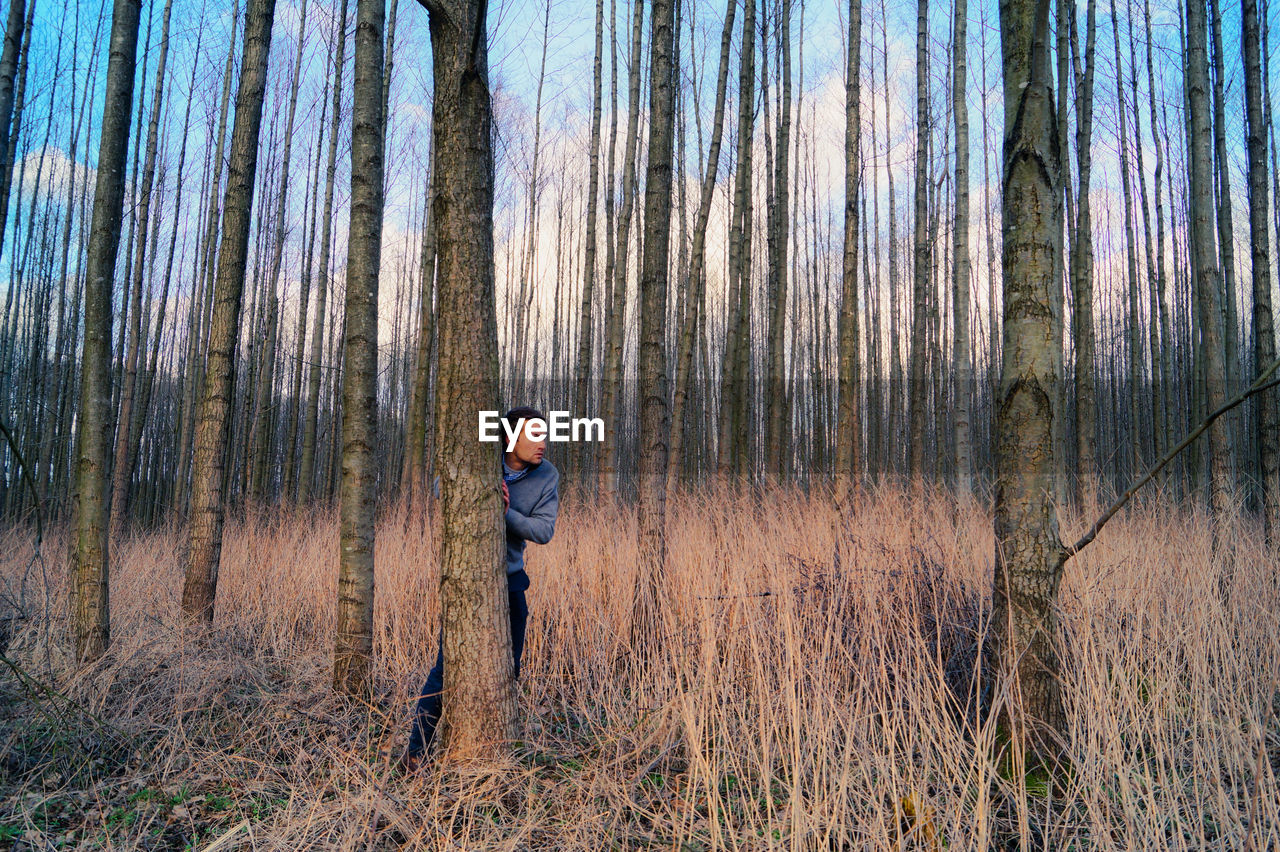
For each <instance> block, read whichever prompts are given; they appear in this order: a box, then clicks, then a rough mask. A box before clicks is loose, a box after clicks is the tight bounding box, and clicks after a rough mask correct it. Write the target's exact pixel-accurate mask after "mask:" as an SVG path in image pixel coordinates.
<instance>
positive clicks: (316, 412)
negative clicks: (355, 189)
mask: <svg viewBox="0 0 1280 852" xmlns="http://www.w3.org/2000/svg"><path fill="white" fill-rule="evenodd" d="M334 38H335V39H336V41H337V44H336V45H334V48H335V49H334V56H333V81H334V82H333V114H332V116H330V117H331V119H332V121H333V124H332V125H330V128H329V152H328V165H327V166H326V168H325V183H324V212H323V213H321V215H320V260H319V262H318V263H317V265H316V266H317V277H316V322H315V326H314V328H313V334H312V336H311V371H310V373H309V374H308V375H307V413H306V422H305V423H304V424H303V428H302V464H301V466H300V468H299V473H298V502H300V503H301V502H306V501H307V500H310V499H311V497H312V496H313V495H314V489H315V486H316V483H315V470H316V442H317V433H318V432H319V429H320V368H321V362H322V361H323V356H324V334H323V332H324V315H325V302H326V301H327V300H328V295H329V255H330V252H331V251H332V248H333V179H334V174H335V173H336V171H337V157H338V128H339V127H340V126H341V116H342V69H343V66H344V65H345V64H346V49H347V0H342V2H341V4H339V12H338V26H337V29H336V30H335V32H334ZM330 327H331V328H332V324H330Z"/></svg>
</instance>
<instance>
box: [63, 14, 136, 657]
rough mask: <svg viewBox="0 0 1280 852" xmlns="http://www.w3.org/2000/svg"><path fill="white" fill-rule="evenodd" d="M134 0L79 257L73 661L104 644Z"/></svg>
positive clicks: (118, 31)
mask: <svg viewBox="0 0 1280 852" xmlns="http://www.w3.org/2000/svg"><path fill="white" fill-rule="evenodd" d="M141 13H142V2H141V0H115V3H114V5H113V7H112V13H111V40H110V47H109V50H110V59H108V61H107V81H106V101H105V103H106V106H105V107H104V109H103V114H102V132H101V134H100V142H99V145H98V160H97V179H96V185H95V188H94V193H93V221H92V223H91V224H90V226H89V245H88V254H87V256H86V258H85V285H84V286H85V316H84V348H83V350H82V355H81V365H82V366H81V373H80V412H79V418H78V424H79V431H78V434H77V436H76V439H77V445H78V447H79V449H78V451H77V453H76V492H75V495H74V498H73V502H74V507H73V510H72V512H73V517H74V518H75V522H74V524H73V528H74V529H75V536H74V539H73V545H72V547H73V551H72V560H71V601H70V603H71V607H70V608H71V634H72V637H73V640H74V646H75V655H76V659H77V660H78V661H80V662H87V661H90V660H96V659H97V658H98V657H100V656H102V654H103V653H104V652H105V651H106V650H107V645H108V643H109V642H110V636H111V626H110V606H109V590H108V583H107V567H108V564H109V551H108V541H109V539H108V532H109V530H108V527H109V523H110V513H111V503H110V500H111V495H110V492H109V491H108V479H107V466H108V464H109V463H110V445H111V429H112V422H111V410H110V406H111V301H112V298H111V296H112V289H113V287H112V282H113V279H114V276H115V266H116V252H117V250H118V249H119V247H120V224H121V218H122V214H123V211H124V190H125V180H124V171H125V165H126V163H127V162H128V155H129V117H130V114H131V113H132V111H133V77H134V65H135V62H136V59H137V51H138V19H139V18H140V17H141Z"/></svg>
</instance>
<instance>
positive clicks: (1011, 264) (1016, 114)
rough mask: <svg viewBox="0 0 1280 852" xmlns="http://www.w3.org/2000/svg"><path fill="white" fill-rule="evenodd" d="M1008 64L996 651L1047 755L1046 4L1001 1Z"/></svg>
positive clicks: (1050, 201)
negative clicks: (1011, 679)
mask: <svg viewBox="0 0 1280 852" xmlns="http://www.w3.org/2000/svg"><path fill="white" fill-rule="evenodd" d="M1000 34H1001V53H1002V54H1003V65H1004V114H1005V133H1004V193H1003V213H1002V219H1003V235H1004V253H1003V267H1004V346H1003V352H1004V356H1003V361H1002V364H1001V371H1000V395H999V400H998V404H997V410H996V493H995V538H996V553H995V561H996V570H995V584H994V589H993V601H992V605H993V612H994V616H993V619H992V620H993V624H994V628H995V630H994V635H993V638H994V640H995V645H996V651H997V654H998V659H999V662H1000V665H1001V667H1002V669H1003V670H1004V672H1005V674H1006V675H1007V676H1009V677H1011V678H1013V687H1014V690H1013V700H1012V702H1011V703H1010V705H1009V707H1008V721H1009V722H1010V723H1011V728H1012V729H1011V731H1010V733H1011V735H1012V736H1013V737H1014V738H1015V741H1017V740H1018V739H1019V738H1021V737H1022V736H1029V737H1030V742H1029V743H1027V745H1029V746H1030V747H1031V750H1032V751H1033V752H1035V753H1037V754H1039V755H1040V756H1041V757H1042V758H1048V757H1051V756H1052V754H1053V753H1054V751H1055V750H1054V749H1053V747H1052V746H1050V742H1051V738H1050V736H1048V735H1046V733H1045V731H1044V730H1043V729H1045V728H1047V729H1049V730H1051V731H1056V732H1059V733H1060V732H1062V731H1063V730H1064V729H1065V724H1066V719H1065V715H1064V711H1063V707H1062V699H1061V695H1060V691H1059V680H1058V659H1057V650H1056V641H1057V638H1056V633H1057V616H1056V602H1057V595H1058V584H1059V582H1060V580H1061V577H1062V565H1063V562H1064V560H1065V551H1064V549H1063V546H1062V542H1061V540H1060V539H1059V537H1058V521H1057V514H1056V511H1055V509H1054V506H1053V503H1052V495H1053V493H1054V489H1053V478H1054V475H1055V473H1056V466H1055V460H1054V457H1053V449H1054V440H1053V436H1054V418H1055V416H1056V415H1057V412H1055V411H1054V406H1055V404H1056V401H1057V399H1058V395H1057V389H1058V388H1057V385H1058V381H1059V377H1058V375H1057V369H1058V362H1059V357H1060V356H1059V353H1058V347H1059V345H1060V344H1059V342H1058V341H1056V340H1054V339H1053V336H1052V328H1053V315H1054V311H1055V310H1057V309H1058V306H1056V305H1055V304H1054V300H1055V299H1060V298H1061V292H1062V288H1061V286H1060V285H1059V282H1058V281H1057V280H1056V273H1057V270H1059V269H1061V266H1060V263H1061V260H1060V258H1061V253H1062V227H1061V223H1062V194H1061V187H1060V185H1059V181H1060V169H1059V151H1058V137H1057V130H1056V127H1055V114H1054V104H1053V92H1052V89H1051V88H1050V87H1051V85H1052V77H1051V74H1050V66H1049V49H1048V34H1049V2H1048V0H1004V2H1002V3H1001V4H1000Z"/></svg>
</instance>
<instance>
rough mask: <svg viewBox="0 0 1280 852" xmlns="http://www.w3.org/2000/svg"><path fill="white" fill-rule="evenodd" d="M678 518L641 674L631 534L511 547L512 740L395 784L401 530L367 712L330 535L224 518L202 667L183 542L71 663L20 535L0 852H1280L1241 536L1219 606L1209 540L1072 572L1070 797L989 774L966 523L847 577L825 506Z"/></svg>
mask: <svg viewBox="0 0 1280 852" xmlns="http://www.w3.org/2000/svg"><path fill="white" fill-rule="evenodd" d="M670 514H671V525H670V549H671V560H670V563H671V564H670V577H669V580H668V593H667V596H666V600H667V602H668V605H669V612H670V615H671V618H670V623H669V631H670V632H669V635H668V636H667V641H666V647H667V648H668V649H669V657H668V659H666V660H663V661H659V665H657V666H655V667H652V670H654V671H656V672H657V674H656V675H655V676H653V679H651V678H649V677H647V676H646V674H645V672H646V669H647V667H645V666H642V665H637V663H638V662H642V661H637V660H636V659H634V656H633V654H632V651H631V648H630V646H629V644H628V641H627V635H628V630H627V624H628V620H629V605H630V592H631V590H632V588H633V586H634V583H635V570H636V569H635V566H636V561H637V560H636V554H635V552H634V546H635V545H634V529H635V520H634V515H633V514H628V513H626V512H623V511H619V510H617V509H614V508H611V507H603V508H602V507H598V506H593V505H583V504H581V503H576V502H575V503H573V504H571V505H568V506H566V508H565V510H564V511H563V513H562V516H561V520H560V523H559V525H558V529H557V534H556V537H555V539H554V540H553V541H552V543H551V544H549V545H548V546H546V547H531V548H530V551H531V555H530V558H529V573H530V576H531V577H532V578H533V587H532V588H531V589H530V591H529V605H530V610H531V619H530V626H529V636H528V644H527V648H526V657H525V667H524V674H523V675H522V679H521V684H520V709H521V715H522V720H523V721H522V724H523V726H524V742H523V743H522V744H520V746H519V747H518V748H516V749H515V750H514V751H513V756H512V757H511V759H510V760H509V762H507V763H505V764H504V765H500V766H492V765H490V766H484V767H476V766H470V767H450V768H447V769H429V770H428V771H426V772H424V773H423V774H422V775H421V776H420V777H416V778H405V777H402V776H401V775H400V774H399V773H398V772H397V771H396V770H394V769H393V768H392V765H391V760H392V758H393V756H394V755H395V754H396V753H397V752H398V751H399V750H400V749H401V748H402V747H403V743H404V738H405V733H406V724H407V718H408V706H409V699H408V696H409V694H410V693H411V692H412V691H414V690H416V689H417V688H418V687H419V686H420V685H421V682H422V680H423V678H424V676H425V672H426V669H427V668H428V666H429V663H430V662H431V658H432V657H433V655H434V650H435V642H436V640H435V633H434V628H433V625H434V623H435V620H436V617H437V612H436V606H437V602H436V597H435V594H434V589H435V584H436V580H437V574H436V567H435V565H434V562H433V557H432V550H433V548H432V540H431V536H430V534H429V533H423V532H422V531H421V527H420V525H419V523H418V521H417V520H416V519H415V520H408V519H406V518H405V517H404V516H403V515H397V514H395V513H391V515H389V516H388V517H387V518H386V519H385V521H384V522H383V523H382V525H381V527H380V531H379V536H378V552H377V564H378V571H379V574H378V599H377V607H376V613H377V631H378V633H377V664H376V665H377V672H378V679H379V684H380V688H381V693H380V697H379V699H378V701H377V702H376V705H375V706H374V707H372V708H361V707H356V706H352V705H349V704H347V703H344V702H343V701H342V700H340V699H338V698H336V697H335V696H333V695H332V694H331V692H330V690H329V688H328V684H329V648H330V641H331V634H332V623H333V618H334V604H333V602H334V596H335V589H336V570H337V566H336V559H337V555H336V554H337V548H336V541H337V531H336V523H335V518H334V516H333V514H332V513H307V514H299V515H295V514H291V513H288V512H281V511H276V512H274V513H273V514H270V515H263V516H258V517H251V518H248V519H240V520H234V521H232V522H231V523H230V525H229V527H228V529H227V534H226V545H225V549H224V551H223V567H222V574H221V582H220V586H219V597H218V616H217V624H216V631H215V633H214V634H213V635H212V636H210V637H208V638H207V639H203V640H198V641H197V640H193V639H190V638H184V636H183V634H182V633H181V632H180V631H179V630H178V629H177V626H176V625H177V621H176V612H177V609H178V600H179V593H180V588H181V571H180V558H179V551H180V548H181V542H182V536H181V532H180V530H177V529H167V530H162V531H159V532H157V533H154V534H149V535H145V536H140V537H138V538H135V539H133V540H131V541H129V542H126V543H124V544H122V545H120V546H118V547H117V548H116V550H115V557H116V559H117V566H116V568H115V570H114V572H113V575H112V590H111V598H112V637H113V646H112V651H111V653H110V654H109V656H108V657H107V658H106V659H105V660H103V661H102V662H101V663H100V664H98V665H96V666H94V667H92V668H88V669H75V668H74V667H72V666H70V665H69V663H68V661H67V659H66V656H65V641H64V639H63V637H62V636H61V629H62V628H61V626H60V625H61V624H62V619H63V618H64V612H65V600H64V592H63V587H64V582H63V579H62V578H63V576H64V574H63V571H64V568H63V567H62V564H61V559H60V558H59V557H60V555H61V554H62V553H63V548H64V543H63V542H62V541H61V540H53V541H51V542H49V543H47V544H46V547H45V551H44V552H45V556H44V561H43V562H41V561H39V560H33V559H32V552H31V542H30V535H29V532H27V531H11V532H10V533H8V534H6V535H5V536H4V537H3V538H0V547H2V548H3V550H0V554H3V555H0V590H2V591H3V593H4V594H5V595H6V599H7V600H8V602H9V603H8V606H9V613H10V614H13V612H14V607H15V606H16V604H17V603H18V602H19V600H20V599H21V600H20V602H21V604H22V605H23V606H24V607H25V614H26V616H27V618H25V619H23V620H21V621H17V622H12V623H13V624H14V625H16V626H15V630H14V631H13V635H12V638H11V639H10V641H9V646H8V650H7V652H6V656H7V658H9V659H12V660H14V661H15V662H16V664H17V665H19V666H20V667H21V668H22V670H23V671H24V672H25V673H27V674H28V675H29V676H30V678H34V679H35V680H31V679H28V680H25V681H23V680H20V679H19V677H18V676H17V674H16V673H14V672H13V671H8V672H4V673H3V674H2V675H0V847H4V846H5V845H6V843H8V844H13V845H15V846H16V847H17V848H28V847H30V848H49V847H50V846H51V845H52V846H57V845H58V844H62V845H63V846H64V847H68V848H70V847H75V848H104V849H108V848H109V849H148V848H176V849H182V848H201V849H203V848H206V847H208V845H209V844H213V845H212V847H209V848H217V849H237V848H246V849H247V848H273V849H308V848H344V849H346V848H380V849H386V848H400V847H402V846H407V847H410V848H427V849H584V850H598V849H638V848H649V847H659V848H667V849H677V850H679V849H688V850H700V849H752V850H754V849H772V848H779V849H891V848H901V849H908V848H915V849H942V848H946V849H979V850H981V849H988V848H991V847H992V846H993V845H995V844H997V843H1004V844H1011V845H1012V848H1018V846H1019V845H1021V846H1023V847H1024V848H1032V849H1055V850H1056V849H1111V848H1124V849H1202V848H1223V849H1227V848H1231V849H1236V848H1244V847H1246V846H1250V845H1251V848H1253V849H1257V850H1261V849H1275V848H1277V847H1280V785H1278V784H1277V780H1276V776H1277V772H1280V719H1278V718H1277V712H1278V711H1280V698H1278V697H1277V695H1278V694H1277V689H1278V686H1280V684H1278V682H1277V673H1278V672H1280V629H1277V615H1278V614H1280V590H1278V588H1277V577H1276V574H1277V572H1276V566H1277V554H1276V553H1275V552H1269V553H1268V552H1266V551H1265V549H1264V548H1263V546H1262V544H1261V542H1260V540H1259V536H1258V532H1257V530H1256V529H1255V528H1254V527H1253V526H1252V525H1251V524H1248V523H1243V522H1242V523H1240V524H1237V525H1236V526H1235V528H1234V533H1233V535H1232V536H1231V537H1230V540H1231V541H1232V542H1233V544H1234V546H1235V551H1236V553H1237V560H1236V561H1237V568H1236V571H1235V576H1234V579H1233V581H1232V583H1233V587H1232V588H1233V594H1232V598H1231V600H1232V601H1233V603H1232V605H1231V607H1230V608H1229V609H1228V608H1224V607H1223V606H1222V604H1221V603H1220V602H1219V599H1218V596H1217V594H1216V589H1217V584H1218V577H1219V571H1220V569H1219V568H1217V567H1211V560H1210V554H1209V547H1210V544H1209V535H1208V531H1207V530H1208V527H1207V523H1206V521H1205V518H1204V517H1203V516H1202V515H1200V514H1198V513H1197V512H1195V511H1193V510H1189V509H1179V508H1170V507H1167V506H1153V505H1147V506H1142V507H1138V508H1136V509H1135V510H1133V511H1132V512H1130V513H1128V514H1127V515H1126V516H1124V517H1121V518H1118V519H1117V520H1116V521H1115V522H1113V524H1112V525H1111V526H1110V527H1108V529H1107V530H1106V532H1105V533H1104V534H1103V535H1102V536H1101V537H1100V539H1099V541H1098V542H1097V543H1096V544H1095V545H1093V546H1092V547H1091V548H1090V549H1089V550H1088V551H1087V552H1086V553H1085V554H1083V555H1082V556H1081V557H1079V558H1077V559H1076V560H1073V562H1072V563H1071V565H1070V566H1069V568H1068V573H1067V577H1066V579H1065V582H1064V587H1063V597H1062V610H1063V612H1062V618H1063V626H1064V631H1063V632H1064V643H1065V646H1066V648H1067V649H1068V650H1067V660H1068V663H1067V670H1066V672H1065V675H1064V683H1063V689H1064V694H1065V696H1066V701H1067V704H1068V709H1069V714H1070V719H1071V725H1070V744H1069V755H1070V758H1071V761H1072V771H1071V772H1070V774H1069V775H1068V776H1066V777H1064V778H1063V779H1061V784H1060V785H1058V786H1055V787H1054V788H1053V789H1045V788H1044V787H1043V786H1038V785H1036V784H1035V783H1031V784H1028V782H1027V781H1026V779H1023V778H1020V777H1019V776H1018V775H1017V774H1016V773H1010V772H1008V771H1007V770H1005V771H1002V770H1001V762H1000V761H999V760H997V759H996V758H995V757H993V755H992V743H993V740H994V724H993V722H992V721H990V720H989V717H988V715H987V714H986V713H984V712H982V709H983V708H987V707H989V706H990V705H991V703H992V702H999V701H1002V700H1004V696H1003V695H1002V694H1001V693H1000V692H999V691H998V690H992V689H991V687H990V683H989V679H984V678H983V677H982V672H981V671H980V669H979V666H978V662H977V661H978V656H977V648H978V646H979V643H980V641H981V638H982V635H983V633H984V632H985V620H986V612H987V609H988V607H989V584H990V579H989V578H990V561H991V553H992V548H993V542H992V539H991V522H990V517H989V515H988V514H987V513H986V512H985V511H983V510H980V509H968V510H965V511H962V512H959V513H957V512H956V510H955V508H954V506H953V505H952V504H950V503H949V502H947V501H946V500H945V499H943V498H940V497H934V498H930V499H928V500H927V501H922V502H919V503H916V504H913V503H912V502H911V501H910V500H909V499H907V497H906V496H904V494H902V493H901V492H898V491H895V490H892V489H885V490H882V491H880V492H877V493H875V494H873V495H869V496H868V497H867V498H866V502H865V504H864V505H863V506H862V507H861V509H860V511H859V513H858V524H857V528H856V529H855V531H854V541H853V543H852V551H851V552H852V559H846V560H845V562H844V564H843V566H842V567H841V568H840V569H839V570H836V569H835V568H834V566H833V564H832V562H833V559H832V555H833V550H834V548H833V544H832V538H831V524H832V517H831V509H830V508H829V506H828V504H827V503H826V502H825V501H824V500H823V499H822V498H821V497H819V496H816V495H815V496H812V497H809V496H804V495H802V494H799V493H796V492H790V491H782V490H778V491H772V492H768V493H765V494H763V495H754V496H750V497H746V496H727V495H721V494H710V493H702V494H696V495H680V496H678V497H676V498H674V500H673V502H672V503H671V504H670ZM1081 526H1083V524H1082V523H1081V518H1078V517H1072V518H1067V519H1066V520H1065V521H1064V534H1065V533H1069V532H1075V531H1076V530H1077V529H1078V528H1079V527H1081ZM1220 561H1221V560H1214V562H1213V564H1214V565H1216V564H1217V563H1218V562H1220ZM24 578H25V579H24ZM3 615H4V613H0V616H3ZM37 681H38V683H37ZM40 684H44V685H48V686H50V687H51V688H53V689H55V690H56V693H48V692H41V686H40ZM979 699H980V700H979Z"/></svg>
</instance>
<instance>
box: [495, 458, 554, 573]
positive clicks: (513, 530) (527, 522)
mask: <svg viewBox="0 0 1280 852" xmlns="http://www.w3.org/2000/svg"><path fill="white" fill-rule="evenodd" d="M527 470H528V471H529V472H528V473H527V474H526V475H524V476H522V477H520V478H519V479H517V480H514V481H512V482H509V483H507V490H508V492H509V493H510V494H511V505H510V506H509V507H508V508H507V513H506V519H507V574H508V575H511V574H516V573H518V572H520V571H521V570H523V569H524V548H525V544H526V543H527V542H530V541H534V542H537V543H538V544H546V543H547V542H549V541H551V536H552V535H553V534H554V533H555V530H556V514H557V513H558V512H559V511H560V491H559V486H560V471H558V470H556V466H555V465H553V464H552V463H551V462H549V461H547V460H546V459H543V460H542V461H541V462H540V463H539V464H537V465H535V466H534V467H531V468H527Z"/></svg>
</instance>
